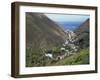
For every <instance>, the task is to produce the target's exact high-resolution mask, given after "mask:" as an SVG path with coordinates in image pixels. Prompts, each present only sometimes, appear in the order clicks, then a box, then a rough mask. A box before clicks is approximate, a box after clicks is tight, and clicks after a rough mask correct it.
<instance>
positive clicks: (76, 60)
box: [53, 49, 89, 65]
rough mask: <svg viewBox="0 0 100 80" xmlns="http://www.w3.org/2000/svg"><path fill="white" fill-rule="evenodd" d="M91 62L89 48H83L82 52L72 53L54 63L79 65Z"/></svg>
mask: <svg viewBox="0 0 100 80" xmlns="http://www.w3.org/2000/svg"><path fill="white" fill-rule="evenodd" d="M78 64H89V49H82V50H81V51H80V52H78V53H75V54H73V55H70V56H69V57H66V58H65V59H63V60H60V61H58V62H57V63H55V64H53V65H78Z"/></svg>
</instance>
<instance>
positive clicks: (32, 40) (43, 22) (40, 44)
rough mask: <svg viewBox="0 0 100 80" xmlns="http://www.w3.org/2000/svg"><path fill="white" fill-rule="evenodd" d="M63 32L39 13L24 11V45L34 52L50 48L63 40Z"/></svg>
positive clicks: (60, 43)
mask: <svg viewBox="0 0 100 80" xmlns="http://www.w3.org/2000/svg"><path fill="white" fill-rule="evenodd" d="M65 36H66V35H65V32H64V31H63V30H62V29H61V28H60V27H59V26H58V25H57V24H56V23H55V22H53V21H52V20H50V19H49V18H48V17H46V16H45V15H44V14H41V13H26V47H27V48H32V49H33V50H34V52H38V51H40V52H41V50H42V51H43V50H44V49H46V50H48V49H52V48H54V47H57V46H61V45H62V44H63V43H64V42H65Z"/></svg>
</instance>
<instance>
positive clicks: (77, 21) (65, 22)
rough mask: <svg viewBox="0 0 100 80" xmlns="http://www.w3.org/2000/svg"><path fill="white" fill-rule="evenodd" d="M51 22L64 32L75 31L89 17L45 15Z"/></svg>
mask: <svg viewBox="0 0 100 80" xmlns="http://www.w3.org/2000/svg"><path fill="white" fill-rule="evenodd" d="M45 15H46V16H47V17H48V18H50V19H51V20H53V21H55V22H57V23H58V24H59V25H60V27H62V28H63V29H64V30H66V29H69V30H75V29H77V28H78V27H79V26H80V25H81V24H82V23H84V22H85V21H86V20H87V19H89V18H90V16H89V15H76V14H45Z"/></svg>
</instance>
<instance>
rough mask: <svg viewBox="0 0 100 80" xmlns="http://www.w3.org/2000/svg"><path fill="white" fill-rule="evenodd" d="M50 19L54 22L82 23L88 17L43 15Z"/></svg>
mask: <svg viewBox="0 0 100 80" xmlns="http://www.w3.org/2000/svg"><path fill="white" fill-rule="evenodd" d="M45 15H46V16H47V17H49V18H50V19H52V20H54V21H56V22H84V21H86V20H87V19H88V18H89V17H90V16H89V15H75V14H45Z"/></svg>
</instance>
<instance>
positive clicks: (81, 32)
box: [74, 19, 90, 48]
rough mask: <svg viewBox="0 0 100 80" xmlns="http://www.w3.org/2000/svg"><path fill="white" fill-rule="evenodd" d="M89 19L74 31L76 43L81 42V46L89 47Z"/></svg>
mask: <svg viewBox="0 0 100 80" xmlns="http://www.w3.org/2000/svg"><path fill="white" fill-rule="evenodd" d="M89 21H90V20H89V19H87V20H86V21H85V22H84V23H83V24H81V25H80V26H79V28H78V29H76V30H75V31H74V32H75V33H76V35H77V37H76V43H79V46H80V48H86V47H89Z"/></svg>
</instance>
